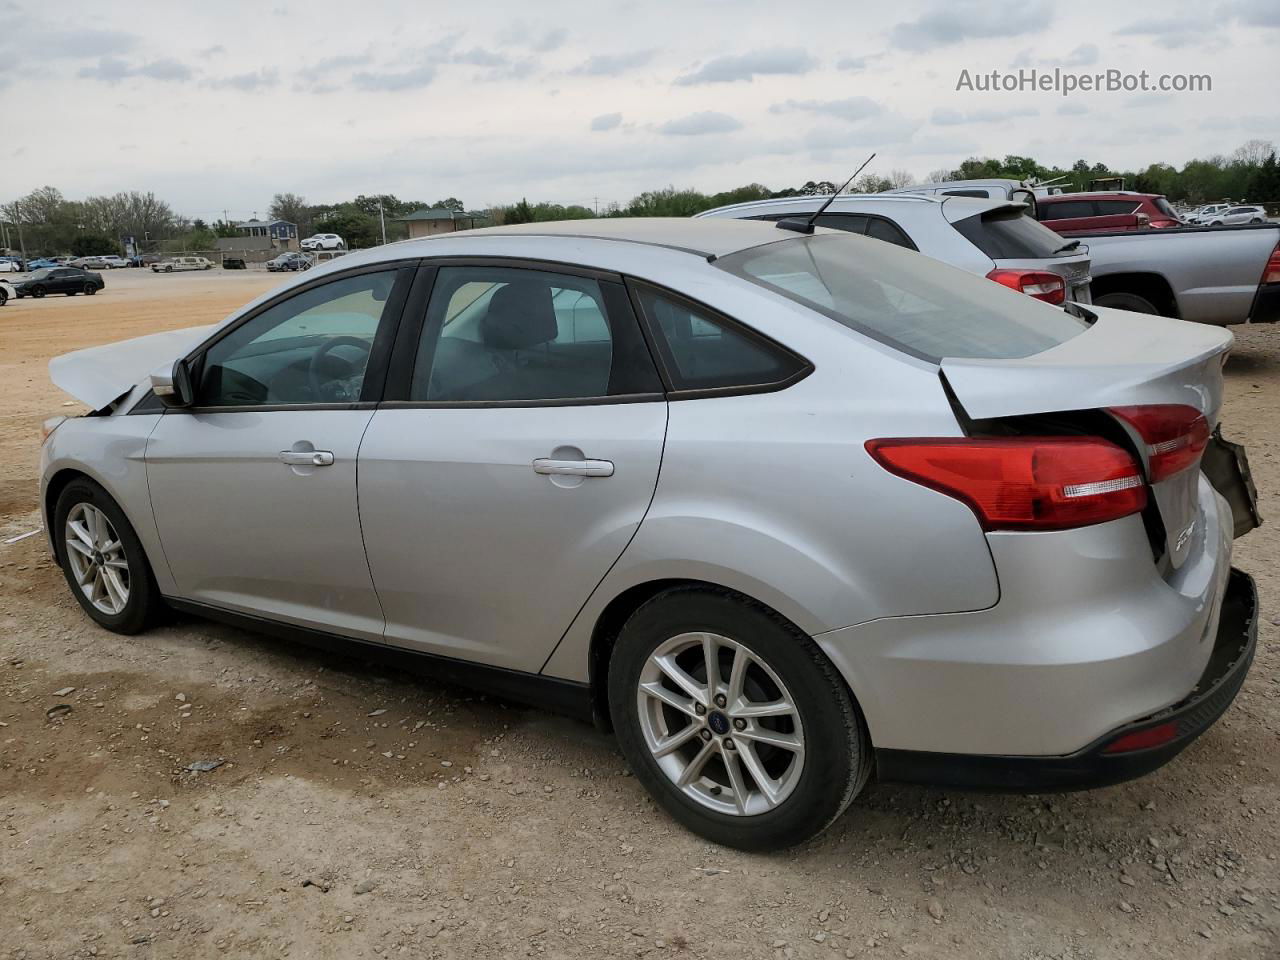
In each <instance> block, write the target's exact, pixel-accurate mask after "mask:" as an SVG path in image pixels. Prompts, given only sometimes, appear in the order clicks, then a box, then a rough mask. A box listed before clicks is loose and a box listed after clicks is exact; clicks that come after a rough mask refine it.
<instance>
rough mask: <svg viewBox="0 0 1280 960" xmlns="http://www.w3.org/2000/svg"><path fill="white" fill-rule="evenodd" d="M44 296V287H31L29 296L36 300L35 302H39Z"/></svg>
mask: <svg viewBox="0 0 1280 960" xmlns="http://www.w3.org/2000/svg"><path fill="white" fill-rule="evenodd" d="M44 294H45V289H44V287H32V288H31V296H32V297H34V298H35V299H37V300H39V299H40V298H41V297H43V296H44Z"/></svg>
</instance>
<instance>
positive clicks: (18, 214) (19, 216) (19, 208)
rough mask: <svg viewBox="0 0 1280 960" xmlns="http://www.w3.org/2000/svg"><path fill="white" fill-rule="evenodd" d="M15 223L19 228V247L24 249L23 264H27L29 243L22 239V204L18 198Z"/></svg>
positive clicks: (14, 208) (14, 205)
mask: <svg viewBox="0 0 1280 960" xmlns="http://www.w3.org/2000/svg"><path fill="white" fill-rule="evenodd" d="M13 213H14V217H13V225H14V226H15V227H17V228H18V249H19V250H21V251H22V265H23V266H24V267H25V266H26V265H27V244H26V242H25V241H24V240H23V239H22V205H21V204H19V203H18V202H17V201H16V200H15V201H14V203H13Z"/></svg>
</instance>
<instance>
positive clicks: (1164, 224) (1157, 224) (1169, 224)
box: [1147, 220, 1182, 230]
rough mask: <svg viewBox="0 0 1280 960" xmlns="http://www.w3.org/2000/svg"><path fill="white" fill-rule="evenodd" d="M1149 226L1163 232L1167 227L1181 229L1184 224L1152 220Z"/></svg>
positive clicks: (1174, 221) (1173, 221) (1175, 221)
mask: <svg viewBox="0 0 1280 960" xmlns="http://www.w3.org/2000/svg"><path fill="white" fill-rule="evenodd" d="M1147 226H1149V227H1154V228H1155V229H1157V230H1163V229H1165V228H1166V227H1180V226H1182V224H1181V223H1180V222H1179V221H1177V220H1152V221H1151V222H1150V223H1149V224H1147Z"/></svg>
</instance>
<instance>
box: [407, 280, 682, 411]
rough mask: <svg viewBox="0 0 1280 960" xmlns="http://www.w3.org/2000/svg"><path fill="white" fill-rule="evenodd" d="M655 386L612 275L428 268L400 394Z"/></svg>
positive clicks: (438, 396) (516, 399) (476, 399)
mask: <svg viewBox="0 0 1280 960" xmlns="http://www.w3.org/2000/svg"><path fill="white" fill-rule="evenodd" d="M611 301H612V306H611V305H610V302H611ZM661 389H662V387H661V384H660V383H659V382H658V376H657V371H656V370H655V369H654V367H653V361H652V359H651V358H650V357H649V353H648V349H647V348H646V347H645V344H644V340H643V337H642V335H641V333H640V329H639V326H638V325H637V323H636V320H635V317H634V316H633V315H632V314H631V310H630V306H629V304H628V303H627V298H626V293H625V291H624V290H623V289H622V287H621V285H620V284H617V283H609V282H607V281H597V280H594V279H591V278H589V277H583V276H577V275H570V274H560V273H553V272H549V271H543V270H532V269H526V268H522V267H508V266H474V267H473V266H466V267H441V268H440V270H439V272H438V273H437V274H436V281H435V286H434V289H433V290H432V293H431V302H430V305H429V306H428V308H427V322H426V325H425V327H424V330H423V334H422V339H421V341H420V344H419V350H418V358H417V361H416V364H415V366H414V372H413V380H412V383H411V385H410V390H409V399H410V400H413V401H418V402H428V403H494V402H506V403H522V402H523V403H529V402H545V401H557V400H591V399H600V398H604V397H610V396H624V395H636V394H645V393H659V392H660V391H661Z"/></svg>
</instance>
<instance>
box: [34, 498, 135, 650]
mask: <svg viewBox="0 0 1280 960" xmlns="http://www.w3.org/2000/svg"><path fill="white" fill-rule="evenodd" d="M80 503H88V504H91V505H92V506H95V507H97V508H98V509H99V510H101V511H102V512H103V513H105V514H106V515H107V519H108V520H110V521H111V525H112V526H113V527H114V528H115V531H116V534H117V535H118V536H119V537H120V542H121V543H122V544H123V545H124V555H125V559H126V560H127V561H128V562H129V600H128V602H127V603H126V604H125V607H124V609H123V610H122V611H120V613H118V614H115V615H112V614H107V613H103V612H102V611H101V610H99V609H98V608H97V607H95V606H94V605H93V604H92V603H90V602H89V598H88V597H86V596H85V595H84V592H83V591H82V590H81V589H80V585H79V584H77V583H76V582H75V577H74V575H73V574H72V572H71V564H70V563H69V562H68V561H67V546H66V544H65V543H64V542H63V531H64V530H65V529H66V526H67V516H68V515H69V514H70V513H71V511H72V509H73V508H74V507H75V506H76V505H77V504H80ZM53 517H54V520H53V534H54V536H53V542H54V546H55V549H56V550H57V555H58V563H59V565H60V566H61V567H62V573H63V576H65V577H66V580H67V586H68V587H70V589H71V594H72V596H74V597H75V598H76V601H77V602H78V603H79V604H80V606H81V607H82V608H83V609H84V612H85V613H87V614H88V615H89V616H90V617H91V618H92V619H93V620H94V621H95V622H97V623H98V624H100V625H101V626H103V627H106V628H107V629H108V630H111V631H113V632H114V633H125V634H131V633H138V632H140V631H141V630H144V629H146V627H147V626H148V624H149V623H150V622H151V620H152V618H153V616H154V613H155V611H156V609H157V607H158V606H159V605H160V594H159V590H158V589H157V587H156V584H155V578H154V577H153V576H152V573H151V567H150V565H149V564H148V562H147V556H146V552H145V551H144V550H143V548H142V541H140V540H139V539H138V535H137V533H136V532H135V531H134V529H133V524H131V523H130V522H129V519H128V518H127V517H126V516H125V515H124V511H123V510H121V509H120V507H119V505H118V504H117V503H116V502H115V500H113V499H112V498H111V496H110V494H108V493H107V492H106V491H105V490H104V489H102V487H100V486H99V485H98V484H96V483H94V482H93V481H92V480H89V479H87V478H82V479H77V480H72V481H71V482H70V483H69V484H67V486H66V487H65V488H64V489H63V490H62V492H61V493H60V494H59V495H58V502H57V504H56V505H55V507H54V511H53Z"/></svg>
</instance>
